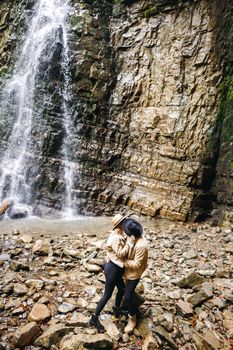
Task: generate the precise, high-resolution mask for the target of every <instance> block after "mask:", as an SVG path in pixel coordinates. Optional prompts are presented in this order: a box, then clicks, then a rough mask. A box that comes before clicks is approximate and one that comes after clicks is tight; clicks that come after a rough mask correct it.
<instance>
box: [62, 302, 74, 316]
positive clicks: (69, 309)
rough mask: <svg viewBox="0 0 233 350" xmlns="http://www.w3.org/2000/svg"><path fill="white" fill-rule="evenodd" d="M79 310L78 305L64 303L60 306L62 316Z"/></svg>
mask: <svg viewBox="0 0 233 350" xmlns="http://www.w3.org/2000/svg"><path fill="white" fill-rule="evenodd" d="M76 308H77V306H76V305H73V304H70V303H62V304H61V305H59V306H58V311H59V312H60V313H62V314H67V313H68V312H72V311H74V310H75V309H76Z"/></svg>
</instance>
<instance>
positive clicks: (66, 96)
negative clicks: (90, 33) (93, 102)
mask: <svg viewBox="0 0 233 350" xmlns="http://www.w3.org/2000/svg"><path fill="white" fill-rule="evenodd" d="M67 38H68V34H67V29H66V27H64V28H63V60H62V70H63V74H64V89H63V113H64V116H63V123H64V129H65V133H66V137H65V139H64V143H63V159H64V176H65V184H66V189H65V201H64V205H63V211H64V213H63V216H64V217H73V216H74V213H75V212H74V208H73V200H72V187H73V181H74V168H75V163H74V162H72V161H70V160H69V156H70V154H71V155H72V154H73V153H74V144H75V143H74V135H75V130H74V124H73V121H72V111H71V108H70V105H71V93H70V85H71V84H70V70H69V66H70V65H69V56H70V55H69V47H68V41H67Z"/></svg>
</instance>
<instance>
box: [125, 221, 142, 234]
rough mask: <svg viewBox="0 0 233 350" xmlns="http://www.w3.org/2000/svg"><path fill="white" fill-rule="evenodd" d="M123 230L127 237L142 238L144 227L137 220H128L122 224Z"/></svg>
mask: <svg viewBox="0 0 233 350" xmlns="http://www.w3.org/2000/svg"><path fill="white" fill-rule="evenodd" d="M122 226H123V229H124V231H125V233H126V234H127V236H129V237H130V236H132V235H133V236H135V237H140V236H141V235H142V233H143V228H142V225H141V224H140V223H139V222H138V221H137V220H135V219H131V218H127V219H125V220H124V221H123V223H122Z"/></svg>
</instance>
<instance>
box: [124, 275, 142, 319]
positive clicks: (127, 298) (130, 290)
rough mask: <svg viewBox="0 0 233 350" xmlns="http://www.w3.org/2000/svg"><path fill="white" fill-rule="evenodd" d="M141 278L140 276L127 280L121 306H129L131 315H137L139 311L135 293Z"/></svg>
mask: <svg viewBox="0 0 233 350" xmlns="http://www.w3.org/2000/svg"><path fill="white" fill-rule="evenodd" d="M139 279H140V278H138V279H137V280H127V283H126V287H125V292H124V295H123V301H122V305H121V307H122V308H123V309H125V308H127V309H128V312H129V314H130V316H133V315H136V313H137V307H136V305H135V304H134V301H133V294H134V291H135V289H136V287H137V284H138V282H139Z"/></svg>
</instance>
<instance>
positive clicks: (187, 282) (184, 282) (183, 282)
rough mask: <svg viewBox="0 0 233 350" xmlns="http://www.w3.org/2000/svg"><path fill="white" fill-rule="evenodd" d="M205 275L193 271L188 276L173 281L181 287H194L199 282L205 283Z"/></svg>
mask: <svg viewBox="0 0 233 350" xmlns="http://www.w3.org/2000/svg"><path fill="white" fill-rule="evenodd" d="M203 280H204V279H203V277H201V276H200V275H198V274H197V273H195V272H193V273H191V274H190V275H188V276H187V277H184V278H182V279H180V280H177V281H173V283H174V284H176V285H177V286H178V287H180V288H192V287H194V286H196V285H198V284H201V283H203Z"/></svg>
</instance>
